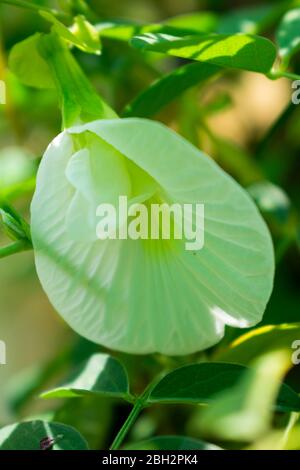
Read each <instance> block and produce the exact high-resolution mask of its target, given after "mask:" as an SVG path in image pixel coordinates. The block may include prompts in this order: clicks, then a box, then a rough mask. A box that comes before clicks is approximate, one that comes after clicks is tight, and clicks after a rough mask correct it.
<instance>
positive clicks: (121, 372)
mask: <svg viewBox="0 0 300 470" xmlns="http://www.w3.org/2000/svg"><path fill="white" fill-rule="evenodd" d="M90 394H92V395H103V396H109V397H116V398H124V399H127V398H128V397H129V385H128V378H127V373H126V371H125V369H124V367H123V366H122V364H121V363H120V362H119V361H117V360H116V359H114V358H113V357H111V356H108V355H106V354H94V355H93V356H92V357H91V358H90V359H88V360H87V361H86V362H84V364H82V365H81V366H80V367H78V369H77V370H76V371H75V372H74V374H72V376H71V377H70V379H69V380H68V381H67V382H66V383H64V384H62V385H60V386H59V387H56V388H54V389H52V390H49V391H47V392H44V393H43V394H42V395H41V396H42V398H71V397H78V396H83V395H90Z"/></svg>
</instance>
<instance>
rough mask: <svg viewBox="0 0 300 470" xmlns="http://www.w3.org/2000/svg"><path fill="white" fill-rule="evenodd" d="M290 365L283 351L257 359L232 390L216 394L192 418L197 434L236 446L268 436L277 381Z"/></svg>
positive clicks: (278, 383)
mask: <svg viewBox="0 0 300 470" xmlns="http://www.w3.org/2000/svg"><path fill="white" fill-rule="evenodd" d="M290 365H291V362H290V357H289V354H288V353H287V352H283V351H277V352H275V353H271V354H268V355H266V356H263V357H261V358H259V360H258V361H257V362H256V363H255V364H253V367H252V368H251V369H248V370H246V371H245V372H244V373H243V375H242V376H241V378H240V379H239V381H238V382H237V384H236V385H235V386H233V387H232V388H230V389H229V390H225V391H224V390H222V391H220V393H219V394H218V396H217V397H216V400H215V402H214V403H213V404H212V405H211V406H209V407H206V408H205V409H204V410H202V412H201V414H200V416H199V414H196V415H195V417H194V418H193V419H194V425H195V426H196V428H197V429H198V431H200V432H201V433H202V435H204V436H207V437H209V438H211V437H213V438H214V439H221V440H228V441H238V442H251V441H253V440H254V439H258V438H259V437H260V436H262V435H263V434H265V433H266V432H268V430H269V429H270V425H271V421H272V417H273V409H274V403H275V402H276V397H277V395H278V391H279V389H280V386H281V380H282V379H283V377H284V375H285V374H286V372H287V371H288V369H289V367H290ZM196 421H198V422H196Z"/></svg>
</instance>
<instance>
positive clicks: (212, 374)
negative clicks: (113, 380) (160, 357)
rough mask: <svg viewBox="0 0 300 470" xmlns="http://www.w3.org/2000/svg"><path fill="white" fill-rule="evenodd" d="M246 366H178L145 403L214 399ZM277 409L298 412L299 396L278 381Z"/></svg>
mask: <svg viewBox="0 0 300 470" xmlns="http://www.w3.org/2000/svg"><path fill="white" fill-rule="evenodd" d="M247 370H248V368H246V367H245V366H242V365H239V364H229V363H222V362H219V363H218V362H208V363H201V364H191V365H188V366H184V367H180V368H179V369H176V370H174V371H172V372H170V373H169V374H167V375H166V376H165V377H164V378H163V379H162V380H161V381H160V382H159V383H158V384H157V385H156V386H155V387H154V389H153V390H152V391H151V394H150V396H149V398H148V402H149V403H185V404H188V403H197V404H207V403H212V402H214V401H215V399H216V396H217V394H218V393H219V392H220V391H224V390H230V389H231V388H232V387H234V386H235V385H236V384H237V383H238V381H239V380H240V379H241V377H242V376H243V375H244V374H245V373H246V372H247ZM277 408H278V409H280V410H285V411H300V397H299V396H298V395H297V394H296V392H295V391H294V390H292V389H291V388H290V387H288V386H287V385H286V384H282V387H281V390H280V393H279V396H278V400H277Z"/></svg>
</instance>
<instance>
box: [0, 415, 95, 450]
mask: <svg viewBox="0 0 300 470" xmlns="http://www.w3.org/2000/svg"><path fill="white" fill-rule="evenodd" d="M46 438H49V440H51V439H53V446H51V445H50V443H49V448H51V449H52V450H88V447H87V443H86V441H85V439H84V438H83V437H82V436H81V435H80V434H79V432H78V431H76V429H74V428H72V427H70V426H66V425H64V424H61V423H54V422H47V421H40V420H36V421H27V422H24V423H16V424H11V425H9V426H6V427H4V428H2V429H0V450H16V449H18V450H40V449H41V441H42V440H43V439H46Z"/></svg>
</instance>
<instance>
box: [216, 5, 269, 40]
mask: <svg viewBox="0 0 300 470" xmlns="http://www.w3.org/2000/svg"><path fill="white" fill-rule="evenodd" d="M272 9H273V7H272V5H256V6H254V7H246V8H239V9H237V10H234V11H230V13H228V14H226V15H224V17H223V18H221V19H220V24H219V28H218V33H221V34H234V33H252V34H255V33H256V32H257V31H258V29H259V26H260V24H261V23H262V22H264V21H265V20H266V19H267V18H268V16H269V15H270V13H271V12H272Z"/></svg>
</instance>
